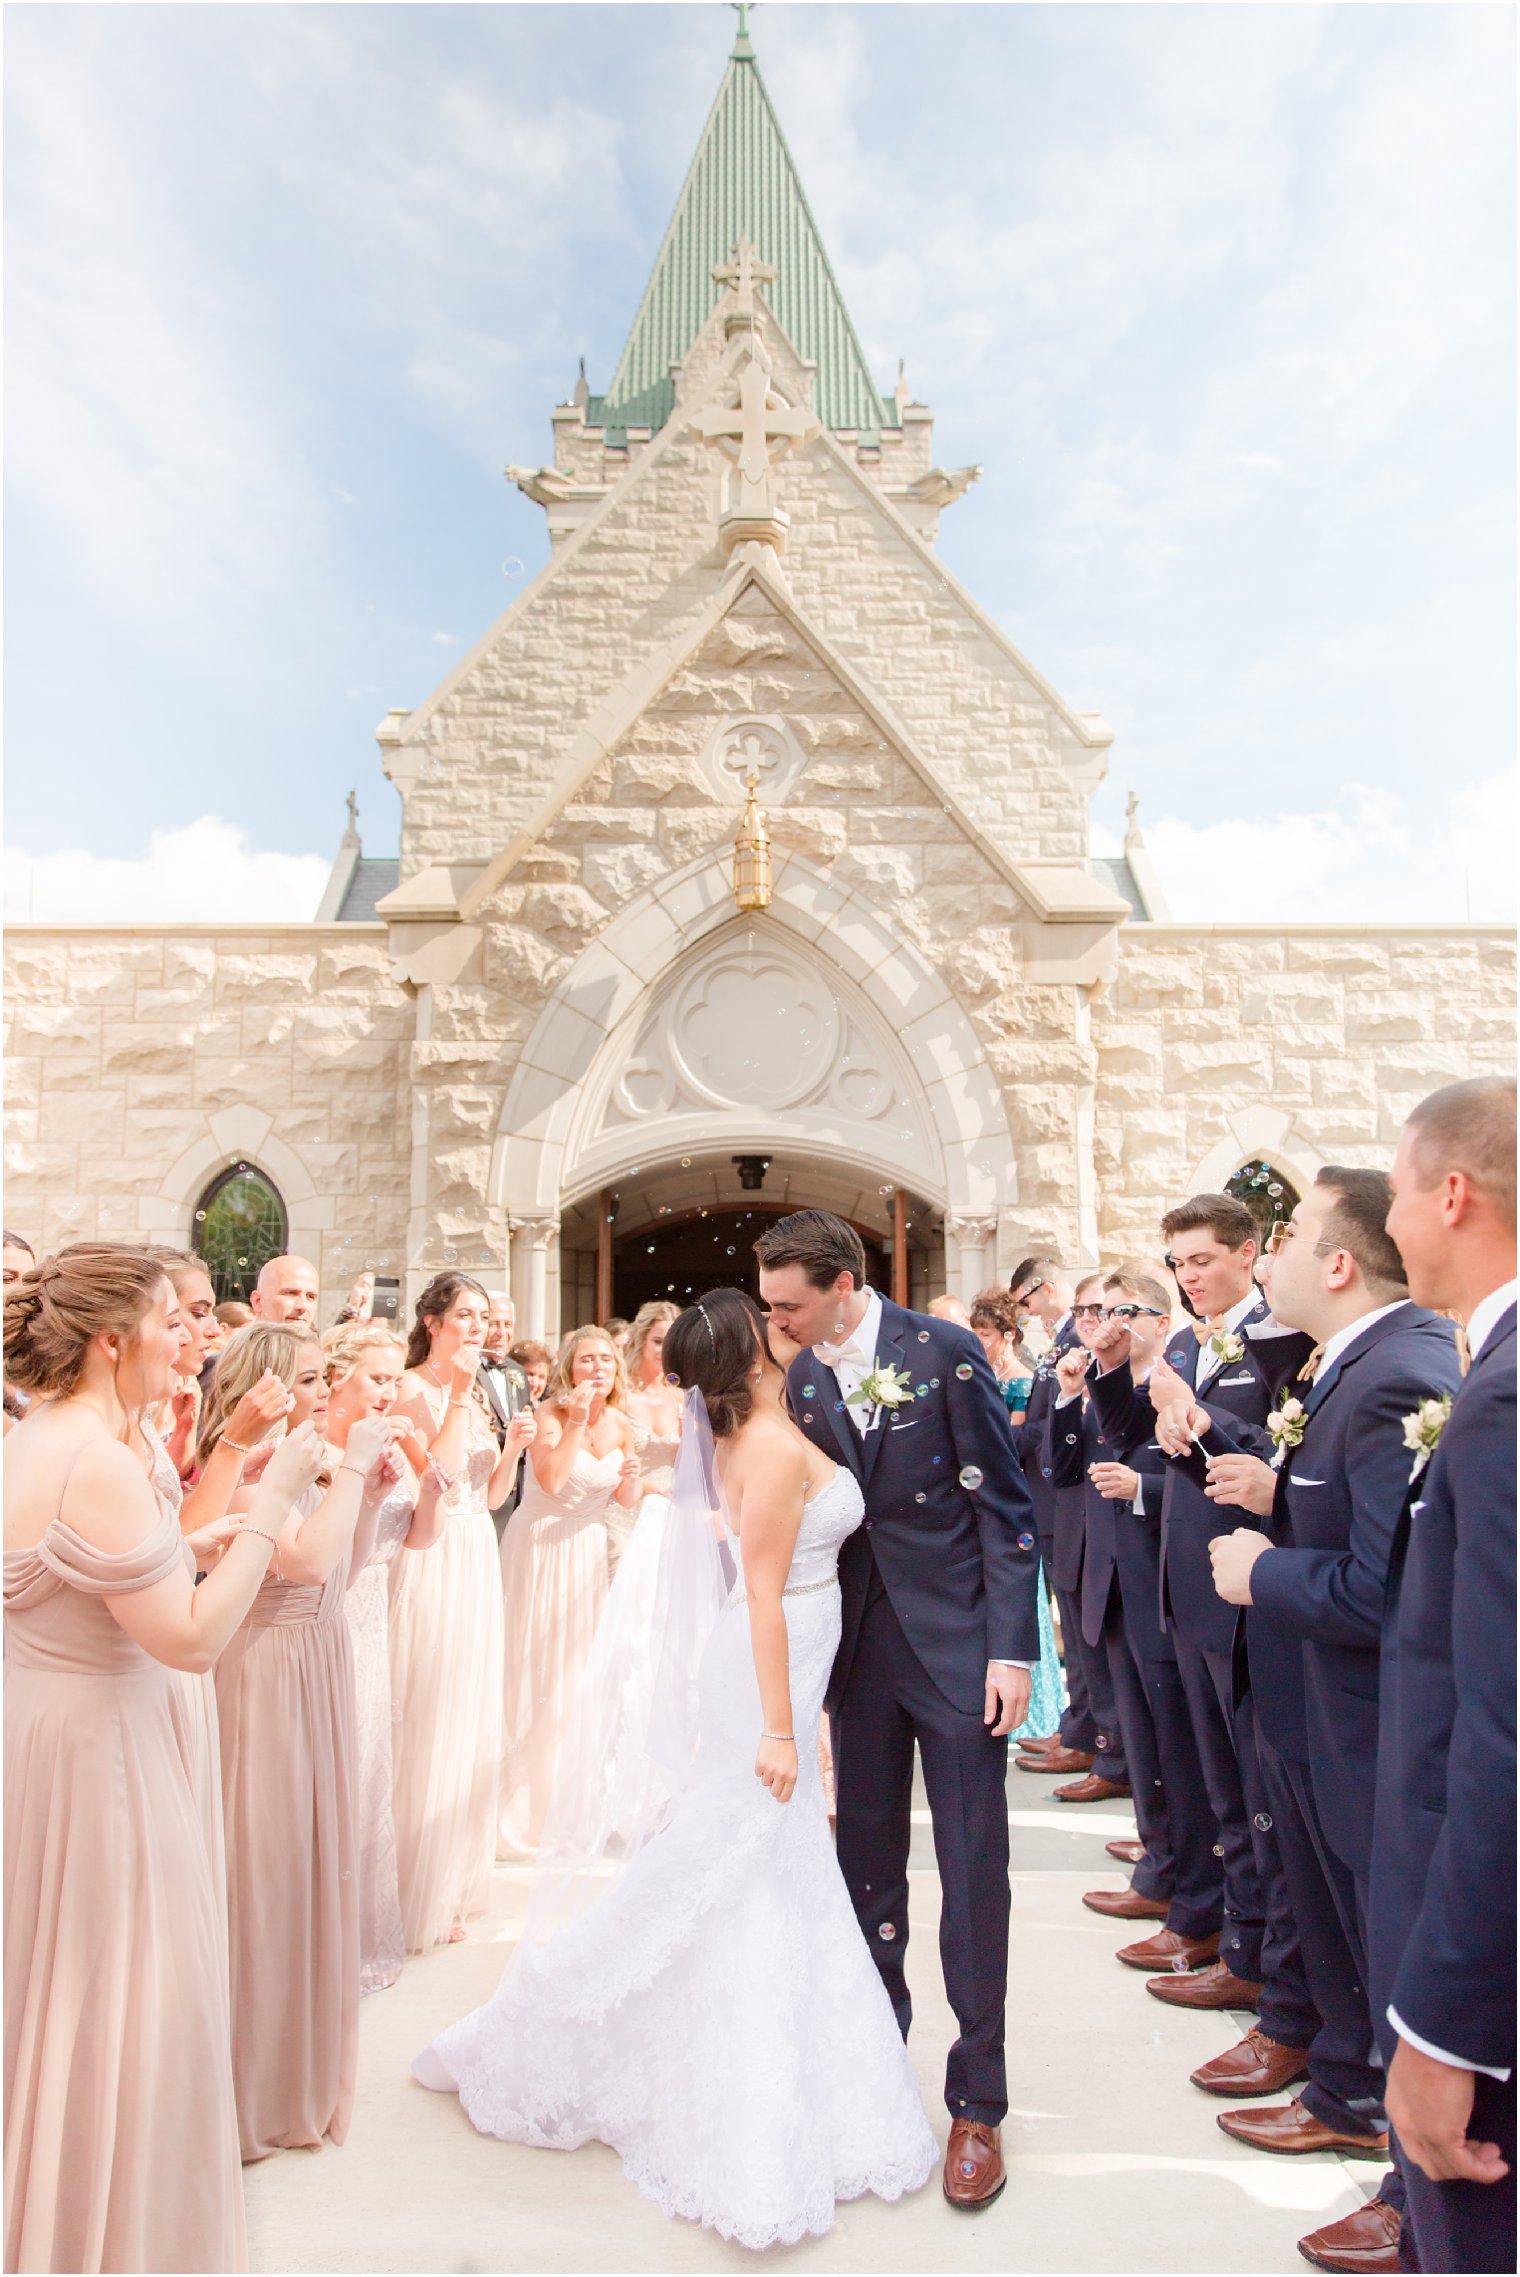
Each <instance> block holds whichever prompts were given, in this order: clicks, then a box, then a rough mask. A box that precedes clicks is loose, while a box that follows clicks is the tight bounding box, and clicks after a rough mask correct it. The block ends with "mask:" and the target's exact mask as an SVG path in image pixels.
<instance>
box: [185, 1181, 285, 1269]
mask: <svg viewBox="0 0 1520 2277" xmlns="http://www.w3.org/2000/svg"><path fill="white" fill-rule="evenodd" d="M289 1234H290V1221H289V1219H288V1218H287V1217H286V1215H285V1204H284V1203H283V1202H282V1201H281V1199H280V1196H279V1192H278V1190H277V1189H276V1188H275V1187H274V1186H273V1185H272V1184H271V1183H270V1181H269V1180H268V1179H267V1178H266V1177H265V1176H264V1173H263V1171H262V1170H255V1168H254V1166H253V1164H252V1163H251V1162H239V1163H235V1164H234V1165H233V1167H232V1168H231V1169H230V1170H224V1171H222V1172H221V1174H220V1176H218V1177H216V1178H214V1179H213V1180H212V1182H211V1184H210V1185H209V1186H208V1187H207V1188H206V1191H205V1193H204V1194H202V1196H201V1198H200V1201H199V1202H198V1203H197V1204H196V1209H195V1225H194V1238H195V1247H196V1251H197V1254H198V1255H199V1256H200V1257H201V1258H202V1259H203V1260H204V1262H205V1266H206V1271H207V1272H208V1273H209V1274H210V1276H211V1283H212V1286H213V1288H214V1289H215V1290H216V1301H217V1303H218V1304H226V1303H228V1302H229V1301H231V1300H232V1299H236V1300H238V1301H239V1302H240V1303H242V1304H246V1303H247V1302H248V1294H249V1291H250V1290H251V1289H252V1287H253V1284H254V1282H255V1281H256V1280H257V1279H258V1277H259V1273H260V1270H261V1268H262V1267H263V1266H265V1265H267V1264H268V1262H269V1260H270V1258H271V1257H281V1256H283V1255H284V1253H285V1248H286V1244H287V1241H288V1239H289Z"/></svg>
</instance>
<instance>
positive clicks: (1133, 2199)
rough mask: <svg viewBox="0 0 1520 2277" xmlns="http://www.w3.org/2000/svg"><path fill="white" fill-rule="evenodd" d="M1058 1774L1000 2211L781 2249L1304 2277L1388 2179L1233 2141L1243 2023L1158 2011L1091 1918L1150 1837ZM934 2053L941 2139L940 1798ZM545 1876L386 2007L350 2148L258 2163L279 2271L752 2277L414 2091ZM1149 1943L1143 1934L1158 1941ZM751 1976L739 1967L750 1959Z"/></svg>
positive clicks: (907, 2217)
mask: <svg viewBox="0 0 1520 2277" xmlns="http://www.w3.org/2000/svg"><path fill="white" fill-rule="evenodd" d="M1054 1784H1056V1782H1054V1781H1051V1780H1049V1779H1045V1778H1033V1777H1030V1776H1028V1775H1026V1774H1021V1773H1014V1772H1010V1775H1009V1781H1008V1789H1009V1793H1008V1809H1009V1826H1010V1831H1011V1834H1012V1840H1013V1868H1014V1872H1013V1952H1012V1967H1011V1974H1010V1981H1009V2008H1008V2018H1009V2033H1008V2043H1009V2071H1010V2081H1011V2087H1012V2103H1011V2108H1010V2110H1009V2114H1008V2120H1007V2124H1006V2126H1005V2128H1004V2131H1003V2142H1004V2150H1005V2153H1006V2155H1007V2160H1008V2165H1009V2169H1010V2175H1009V2183H1008V2188H1007V2189H1006V2191H1005V2192H1004V2193H1003V2196H1002V2198H1001V2199H1000V2200H999V2201H998V2203H997V2204H996V2205H995V2206H993V2207H992V2208H990V2209H989V2211H988V2212H987V2213H985V2214H982V2215H976V2216H968V2215H965V2214H959V2213H955V2212H952V2211H951V2209H950V2208H949V2207H947V2206H946V2205H945V2203H944V2201H943V2199H942V2198H941V2196H940V2192H939V2188H938V2184H937V2183H933V2184H931V2185H930V2186H929V2188H927V2189H926V2190H924V2191H922V2192H921V2193H920V2194H919V2195H918V2196H917V2197H916V2198H914V2199H911V2200H908V2201H906V2202H904V2203H902V2204H899V2205H896V2206H884V2205H881V2204H880V2203H878V2202H877V2201H876V2200H875V2199H867V2200H865V2201H863V2202H861V2203H859V2204H856V2205H852V2206H845V2207H842V2208H841V2210H840V2215H839V2220H838V2223H837V2224H836V2226H835V2228H834V2230H833V2232H832V2234H831V2235H830V2236H828V2237H826V2238H816V2239H812V2240H809V2241H807V2242H806V2243H804V2244H802V2245H799V2246H795V2247H791V2248H787V2249H783V2250H781V2251H778V2252H777V2253H775V2254H773V2255H770V2256H768V2260H769V2261H770V2262H771V2263H773V2264H778V2265H784V2266H786V2267H789V2268H790V2267H796V2268H797V2269H799V2270H820V2271H821V2270H835V2269H837V2270H876V2271H897V2270H900V2271H918V2270H956V2271H983V2270H985V2271H1015V2270H1017V2271H1025V2270H1030V2271H1037V2270H1051V2271H1064V2270H1071V2271H1074V2272H1108V2271H1115V2272H1118V2271H1131V2270H1135V2271H1139V2270H1167V2271H1193V2270H1197V2271H1215V2270H1223V2269H1227V2270H1229V2271H1230V2272H1231V2273H1232V2277H1250V2273H1251V2272H1256V2271H1292V2270H1297V2271H1302V2270H1303V2269H1304V2268H1305V2266H1306V2265H1305V2263H1304V2262H1303V2261H1302V2260H1301V2259H1300V2258H1299V2255H1298V2254H1297V2252H1296V2250H1295V2241H1296V2240H1297V2239H1298V2238H1299V2237H1300V2236H1301V2235H1303V2233H1304V2232H1305V2231H1306V2230H1309V2229H1313V2228H1315V2227H1317V2226H1318V2225H1319V2224H1321V2223H1322V2222H1325V2221H1330V2220H1333V2219H1335V2218H1336V2217H1338V2216H1339V2215H1341V2214H1345V2213H1349V2212H1350V2211H1351V2209H1352V2207H1353V2206H1354V2205H1355V2204H1356V2203H1357V2202H1358V2200H1359V2199H1360V2198H1364V2197H1368V2196H1370V2195H1371V2193H1372V2190H1373V2188H1374V2186H1375V2184H1376V2181H1377V2178H1378V2174H1379V2171H1380V2170H1379V2168H1378V2167H1377V2166H1375V2165H1370V2164H1359V2165H1352V2166H1347V2165H1345V2164H1343V2163H1342V2162H1341V2161H1340V2160H1339V2159H1337V2158H1334V2157H1331V2156H1328V2155H1327V2156H1314V2157H1308V2158H1296V2159H1292V2160H1287V2159H1274V2158H1270V2157H1266V2156H1263V2155H1261V2154H1260V2153H1253V2152H1251V2151H1249V2150H1246V2149H1243V2148H1241V2147H1239V2146H1237V2145H1235V2144H1234V2143H1232V2142H1231V2141H1230V2140H1229V2139H1228V2138H1227V2137H1226V2136H1225V2135H1223V2134H1221V2133H1220V2131H1219V2129H1218V2127H1217V2126H1216V2125H1215V2123H1214V2121H1215V2115H1216V2113H1217V2112H1218V2111H1219V2110H1221V2109H1223V2108H1227V2106H1224V2105H1221V2104H1219V2103H1218V2102H1217V2101H1216V2100H1215V2099H1214V2098H1212V2097H1209V2096H1205V2095H1201V2094H1200V2093H1199V2092H1198V2091H1197V2090H1196V2089H1195V2088H1193V2087H1190V2086H1189V2084H1188V2076H1187V2075H1188V2073H1189V2071H1190V2070H1191V2069H1192V2068H1193V2067H1194V2066H1195V2065H1196V2064H1198V2063H1199V2062H1201V2061H1202V2060H1203V2059H1204V2058H1205V2057H1207V2056H1211V2055H1216V2054H1218V2053H1219V2051H1220V2050H1221V2049H1222V2048H1224V2047H1226V2046H1227V2045H1229V2043H1230V2041H1231V2040H1232V2038H1234V2037H1237V2036H1238V2034H1239V2032H1241V2031H1243V2030H1244V2029H1245V2025H1246V2023H1247V2022H1248V2021H1249V2019H1247V2018H1243V2017H1240V2016H1225V2017H1219V2016H1189V2015H1184V2014H1181V2013H1179V2012H1178V2011H1176V2010H1174V2009H1170V2008H1166V2007H1164V2006H1163V2005H1162V2004H1161V2003H1160V2002H1159V2001H1155V2000H1152V1999H1150V1998H1149V1996H1148V1995H1147V1994H1146V1992H1145V1990H1144V1980H1143V1979H1142V1978H1141V1977H1140V1976H1138V1975H1136V1974H1135V1973H1134V1972H1132V1971H1130V1970H1126V1969H1122V1968H1120V1967H1119V1966H1118V1964H1117V1963H1116V1962H1115V1960H1114V1958H1113V1953H1114V1948H1115V1947H1116V1946H1118V1945H1120V1944H1123V1943H1124V1942H1125V1941H1126V1930H1125V1925H1124V1924H1122V1923H1113V1922H1109V1921H1105V1920H1102V1919H1101V1918H1099V1916H1097V1915H1096V1914H1092V1913H1089V1912H1088V1911H1087V1910H1086V1909H1085V1908H1084V1907H1083V1905H1082V1904H1081V1902H1080V1898H1081V1892H1082V1891H1083V1890H1085V1889H1093V1888H1100V1887H1110V1888H1114V1889H1117V1888H1119V1887H1121V1886H1122V1881H1121V1876H1120V1874H1119V1872H1118V1871H1117V1870H1115V1869H1114V1862H1113V1860H1112V1859H1110V1858H1108V1857H1107V1856H1106V1855H1105V1853H1104V1849H1103V1844H1104V1842H1105V1841H1106V1840H1107V1839H1109V1838H1110V1837H1112V1836H1113V1835H1116V1834H1121V1833H1130V1834H1132V1833H1133V1831H1134V1824H1133V1820H1132V1819H1131V1818H1130V1817H1129V1815H1128V1813H1127V1811H1126V1809H1125V1808H1124V1806H1123V1805H1118V1804H1099V1805H1082V1806H1080V1807H1072V1806H1066V1805H1062V1804H1059V1803H1057V1802H1055V1801H1054V1799H1053V1798H1052V1796H1051V1792H1050V1790H1051V1787H1052V1786H1053V1785H1054ZM913 1865H914V1880H913V1905H912V1925H913V1944H912V1947H911V1950H910V1954H909V1974H910V1976H911V1978H912V1981H913V1993H914V2003H915V2011H916V2013H915V2021H914V2027H913V2040H912V2046H913V2050H914V2054H915V2056H916V2058H917V2062H918V2070H919V2078H920V2080H921V2083H922V2085H923V2090H924V2096H925V2101H926V2102H927V2104H928V2107H929V2110H930V2113H931V2115H932V2116H933V2117H934V2119H935V2122H936V2125H937V2127H938V2129H939V2132H940V2134H941V2139H943V2132H944V2122H945V2112H944V2106H943V2103H942V2101H941V2070H942V2065H943V2060H944V2053H945V2048H946V2045H947V2043H948V2040H949V2036H950V2014H949V2010H948V2008H947V2007H946V2005H945V2001H944V1996H943V1993H942V1991H941V1988H940V1982H939V1966H938V1953H937V1950H936V1931H937V1926H938V1919H939V1883H938V1878H937V1876H936V1874H935V1871H934V1854H933V1848H932V1843H931V1838H930V1831H929V1822H928V1813H927V1810H926V1809H925V1808H924V1805H923V1798H922V1792H921V1791H920V1793H919V1796H918V1798H917V1804H916V1815H915V1826H914V1856H913ZM525 1886H526V1870H525V1869H523V1868H518V1867H506V1866H503V1867H499V1868H498V1869H497V1874H496V1884H495V1890H494V1902H493V1912H492V1917H491V1922H490V1926H489V1929H488V1930H486V1931H485V1933H484V1934H482V1935H481V1936H480V1937H478V1938H476V1939H472V1940H471V1941H470V1942H469V1943H467V1944H464V1945H457V1946H452V1947H446V1948H442V1949H440V1950H438V1951H437V1952H434V1953H432V1954H430V1955H428V1956H427V1957H425V1958H423V1959H421V1960H414V1961H410V1962H408V1964H407V1967H406V1970H405V1972H404V1974H403V1976H402V1978H401V1981H400V1983H399V1984H397V1985H396V1986H394V1987H393V1988H392V1990H390V1991H389V1992H385V1993H379V1994H376V1995H373V1996H372V1997H371V1998H369V1999H368V2000H366V2001H365V2002H364V2004H363V2010H362V2023H361V2034H360V2058H359V2095H358V2102H357V2106H356V2109H355V2112H354V2122H353V2129H352V2132H351V2133H350V2136H349V2139H348V2142H347V2144H346V2145H345V2146H344V2147H343V2148H342V2149H341V2150H334V2149H332V2148H331V2147H329V2148H328V2149H326V2150H323V2151H320V2152H315V2153H308V2152H299V2151H295V2152H287V2153H285V2154H284V2156H282V2157H279V2158H273V2159H270V2160H268V2161H266V2162H265V2163H264V2164H263V2165H262V2166H258V2167H251V2168H249V2169H248V2170H247V2174H246V2181H247V2190H248V2228H249V2248H250V2266H251V2267H252V2268H253V2269H254V2270H255V2271H311V2272H316V2271H328V2270H332V2271H338V2270H343V2271H347V2270H418V2271H422V2270H426V2271H434V2270H437V2271H452V2270H462V2271H492V2270H512V2271H519V2270H555V2271H560V2270H563V2271H604V2270H605V2271H617V2270H671V2271H675V2270H738V2269H751V2270H752V2269H753V2267H754V2257H753V2256H752V2255H750V2254H748V2253H746V2252H745V2251H744V2250H743V2249H742V2248H741V2247H738V2246H730V2245H727V2244H725V2243H724V2241H723V2240H722V2239H720V2238H717V2237H714V2236H713V2235H712V2233H711V2232H710V2231H706V2230H698V2229H694V2228H692V2227H690V2226H689V2225H687V2224H685V2223H680V2222H671V2221H667V2220H666V2219H665V2218H664V2216H663V2215H661V2214H660V2213H658V2212H657V2211H656V2210H655V2209H654V2208H653V2207H652V2206H649V2205H646V2204H645V2202H644V2200H643V2199H641V2198H640V2197H639V2195H638V2193H637V2191H636V2190H634V2189H633V2187H632V2186H631V2185H630V2184H629V2183H626V2182H624V2180H623V2179H622V2176H621V2174H620V2173H619V2170H618V2165H617V2161H616V2159H615V2158H614V2157H613V2156H612V2154H611V2152H610V2151H607V2150H604V2149H602V2148H601V2147H600V2146H598V2145H595V2144H593V2145H589V2146H588V2147H587V2148H586V2149H584V2150H580V2151H577V2152H575V2153H574V2154H573V2155H572V2156H565V2155H563V2154H560V2153H557V2152H552V2151H534V2150H525V2149H521V2148H519V2147H518V2146H516V2145H512V2144H505V2143H498V2142H495V2141H492V2140H489V2139H487V2138H485V2137H482V2136H480V2135H477V2134H476V2133H475V2132H474V2130H473V2129H472V2128H471V2127H470V2125H469V2123H468V2122H467V2121H466V2120H465V2118H464V2117H463V2115H462V2114H461V2112H460V2110H459V2107H458V2105H457V2103H456V2102H455V2101H454V2099H453V2098H452V2097H443V2096H436V2095H429V2094H428V2093H426V2092H425V2091H424V2090H423V2089H421V2088H418V2087H416V2086H414V2085H413V2083H412V2082H411V2080H410V2079H409V2077H408V2073H407V2062H408V2059H409V2057H410V2056H411V2055H412V2054H413V2053H414V2052H415V2051H416V2050H417V2049H418V2048H420V2047H421V2046H423V2045H424V2043H425V2042H426V2041H427V2040H429V2039H430V2038H431V2037H432V2036H433V2034H434V2033H435V2032H436V2031H437V2030H438V2029H439V2028H440V2026H442V2025H443V2024H445V2023H448V2022H450V2021H451V2020H452V2019H453V2018H455V2017H457V2016H459V2015H461V2014H462V2013H463V2012H464V2011H465V2010H466V2009H468V2008H470V2007H472V2006H474V2005H475V2004H477V2003H478V2002H480V2001H482V2000H484V1999H485V1998H486V1997H487V1996H488V1994H489V1993H490V1991H491V1990H492V1988H493V1986H494V1985H495V1983H496V1980H497V1977H498V1974H499V1972H500V1969H501V1966H502V1963H503V1961H504V1959H505V1958H506V1954H507V1951H508V1948H509V1946H510V1944H511V1942H512V1940H513V1938H514V1937H515V1936H516V1934H517V1925H518V1923H519V1921H520V1919H521V1913H522V1906H523V1898H524V1891H525ZM1131 1934H1137V1935H1139V1934H1144V1925H1143V1924H1141V1925H1140V1926H1139V1928H1138V1929H1137V1930H1135V1931H1133V1932H1131ZM736 1964H740V1965H742V1964H741V1963H740V1957H739V1956H736Z"/></svg>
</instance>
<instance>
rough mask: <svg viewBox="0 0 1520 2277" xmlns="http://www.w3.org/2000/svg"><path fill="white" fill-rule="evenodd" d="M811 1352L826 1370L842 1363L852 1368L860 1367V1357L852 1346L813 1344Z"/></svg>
mask: <svg viewBox="0 0 1520 2277" xmlns="http://www.w3.org/2000/svg"><path fill="white" fill-rule="evenodd" d="M813 1350H814V1351H815V1352H816V1354H817V1355H818V1358H819V1359H820V1360H821V1361H822V1362H823V1364H824V1366H825V1367H826V1368H838V1367H839V1366H840V1364H841V1362H843V1361H849V1363H850V1364H851V1365H852V1366H853V1367H857V1368H858V1367H860V1366H861V1365H862V1361H861V1356H860V1354H859V1353H858V1352H857V1351H856V1349H855V1347H854V1345H853V1344H815V1345H814V1346H813Z"/></svg>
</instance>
